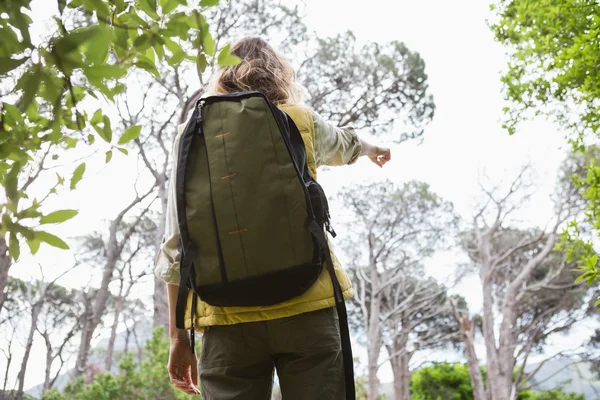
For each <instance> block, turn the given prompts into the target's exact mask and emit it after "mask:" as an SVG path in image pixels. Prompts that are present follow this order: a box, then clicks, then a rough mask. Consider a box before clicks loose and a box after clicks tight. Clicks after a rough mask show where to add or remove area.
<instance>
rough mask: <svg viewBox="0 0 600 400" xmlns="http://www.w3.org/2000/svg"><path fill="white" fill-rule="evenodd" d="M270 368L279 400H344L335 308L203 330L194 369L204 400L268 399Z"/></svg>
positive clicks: (340, 352)
mask: <svg viewBox="0 0 600 400" xmlns="http://www.w3.org/2000/svg"><path fill="white" fill-rule="evenodd" d="M275 370H276V371H277V376H278V378H279V386H280V388H281V394H282V398H283V400H329V399H331V400H338V399H344V366H343V362H342V348H341V342H340V333H339V326H338V318H337V313H336V311H335V308H326V309H322V310H318V311H313V312H308V313H304V314H300V315H295V316H293V317H287V318H281V319H276V320H271V321H262V322H248V323H240V324H236V325H225V326H211V327H208V328H205V331H204V334H203V336H202V352H201V355H200V368H199V372H200V386H201V390H202V395H203V398H204V399H205V400H231V399H240V400H269V399H270V398H271V391H272V388H273V377H274V371H275Z"/></svg>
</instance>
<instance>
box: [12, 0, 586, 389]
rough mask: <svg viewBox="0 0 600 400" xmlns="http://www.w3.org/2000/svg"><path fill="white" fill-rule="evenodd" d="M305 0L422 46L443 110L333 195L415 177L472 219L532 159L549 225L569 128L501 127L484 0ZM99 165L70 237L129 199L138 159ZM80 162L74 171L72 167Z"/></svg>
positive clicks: (363, 30)
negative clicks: (481, 184)
mask: <svg viewBox="0 0 600 400" xmlns="http://www.w3.org/2000/svg"><path fill="white" fill-rule="evenodd" d="M289 1H290V2H292V1H293V0H289ZM305 3H306V12H307V18H306V23H307V24H308V26H309V28H310V29H312V30H315V31H316V32H317V33H318V34H319V35H320V36H326V35H335V34H337V33H340V32H343V31H346V30H352V31H353V32H354V33H355V35H356V37H357V39H358V41H359V42H361V43H367V42H379V43H383V42H386V41H391V40H401V41H404V42H405V43H406V44H407V45H408V47H409V48H410V49H412V50H415V51H418V52H420V53H421V55H422V57H423V58H424V60H425V62H426V72H427V74H428V75H429V85H430V90H431V93H432V94H433V95H434V99H435V104H436V115H435V118H434V121H433V123H431V124H430V125H429V126H428V127H427V129H426V131H425V135H424V141H423V143H422V144H421V145H417V144H415V143H405V144H401V145H390V146H391V148H392V156H393V161H392V162H391V163H390V164H388V166H386V168H385V169H384V170H379V169H378V168H377V167H375V166H374V165H371V164H370V163H369V162H367V161H365V160H361V161H360V162H358V163H357V164H356V165H354V166H351V167H342V168H335V169H329V170H328V171H326V172H323V173H321V175H320V179H321V181H322V182H323V184H324V186H325V189H326V191H327V193H328V194H329V196H330V197H332V194H334V193H335V191H336V190H337V189H339V188H340V187H342V186H345V185H348V184H351V183H353V182H362V181H366V180H369V181H372V180H384V179H386V178H389V179H391V180H393V181H395V182H398V183H402V182H407V181H409V180H413V179H416V180H421V181H425V182H427V183H429V184H430V185H431V187H432V189H433V191H435V192H436V193H437V194H439V195H440V196H442V197H443V198H445V199H447V200H450V201H452V202H453V203H454V205H455V207H456V209H457V210H458V211H459V212H460V213H461V215H462V216H464V217H465V218H468V217H469V216H470V215H471V210H472V208H473V204H474V201H475V198H476V196H478V195H479V191H478V185H477V182H478V176H480V175H481V174H483V173H486V174H487V175H488V176H489V177H490V178H491V179H492V180H493V181H494V182H500V181H509V180H511V179H512V178H513V177H514V176H515V175H516V173H517V172H518V169H519V168H520V167H521V166H522V165H523V164H524V163H527V162H530V163H531V164H532V165H533V166H534V167H535V169H536V176H535V180H536V184H537V187H538V188H539V190H538V193H537V195H536V196H535V197H534V199H533V200H532V202H531V204H529V205H526V208H524V210H523V212H522V213H521V217H522V218H523V220H524V223H525V224H527V225H533V226H535V225H543V224H544V223H545V222H546V221H547V220H548V218H549V217H551V215H552V214H551V212H552V210H551V203H550V201H549V199H548V195H549V193H550V191H551V190H552V187H553V184H554V180H555V176H556V172H557V167H558V165H559V163H560V161H561V160H562V158H563V156H564V149H563V148H564V147H566V146H564V139H563V135H562V134H561V133H560V132H558V131H557V130H556V129H555V128H554V127H553V126H552V125H550V124H548V123H546V122H544V121H543V120H538V121H534V122H532V123H528V124H526V125H523V126H522V129H521V130H520V131H519V132H518V134H517V135H516V136H513V137H511V136H509V135H508V133H507V132H506V131H504V130H503V129H502V128H501V122H500V120H501V118H502V113H501V110H502V107H503V106H504V101H503V97H502V94H501V84H500V74H499V71H500V70H501V69H502V68H504V66H505V64H506V59H505V58H504V55H503V49H502V48H501V47H500V46H499V45H498V44H497V43H495V42H494V40H493V37H492V34H491V32H490V31H489V29H488V27H487V26H486V18H488V17H489V16H490V14H489V7H488V4H487V2H486V1H481V0H457V1H452V2H450V1H447V0H412V1H408V0H399V1H390V0H370V1H356V0H305ZM38 4H39V5H40V7H39V8H37V9H36V8H34V9H35V10H36V13H37V14H39V15H43V14H44V13H47V12H48V11H45V10H44V9H43V8H44V6H46V5H47V2H45V1H44V2H38ZM46 15H47V14H46ZM383 144H384V145H385V143H383ZM102 163H103V156H102V157H99V158H98V160H97V161H96V164H93V162H92V164H91V166H90V171H91V172H90V174H88V175H87V176H86V178H87V179H86V180H84V181H83V182H82V184H81V187H80V189H79V190H78V191H77V194H72V195H71V194H69V195H65V196H63V197H61V198H60V200H59V201H60V202H59V203H58V202H57V206H60V207H61V208H64V207H66V206H70V207H77V208H81V216H80V217H78V219H77V221H73V222H71V223H68V224H64V225H63V226H61V227H59V228H58V229H57V230H56V232H60V233H64V234H65V236H72V235H74V234H75V233H76V232H84V231H85V230H86V229H89V228H90V227H98V226H100V225H99V221H100V220H101V219H103V218H104V219H106V218H110V217H111V216H113V215H114V214H115V212H116V211H118V210H119V209H120V208H121V206H122V204H123V201H127V200H128V199H130V198H131V195H132V193H133V192H132V190H131V183H132V182H133V180H134V179H135V175H136V160H135V158H134V157H129V158H126V157H122V156H115V160H114V161H113V162H111V164H110V165H108V166H102V167H99V166H100V165H101V164H102ZM94 165H95V167H94ZM74 166H75V164H73V165H72V166H69V168H71V170H72V168H74ZM78 205H80V207H79V206H78ZM342 213H343V211H342V210H339V209H337V210H335V212H334V215H338V216H340V217H341V216H342V215H341V214H342ZM37 261H39V262H41V263H43V264H44V266H47V270H48V271H52V273H48V274H47V275H48V276H50V277H52V276H55V275H56V274H58V273H59V272H60V271H62V270H63V269H64V268H66V267H67V266H68V265H69V263H70V258H69V257H68V255H65V254H63V253H60V252H57V251H53V250H48V249H44V250H42V251H41V252H40V254H39V256H38V257H37ZM458 261H459V260H458V259H457V258H456V257H453V256H452V255H448V254H444V255H438V256H437V257H435V258H434V259H433V260H432V261H431V262H430V263H429V264H428V266H427V270H428V272H429V273H430V274H432V275H433V276H436V277H438V278H440V279H441V278H443V277H445V276H447V275H448V274H449V273H450V272H451V270H452V269H453V267H454V266H455V265H456V263H457V262H458ZM36 271H37V269H36V268H35V265H34V264H33V263H32V260H31V259H30V258H28V257H26V256H24V257H23V261H22V262H20V263H19V264H17V265H15V266H14V267H13V268H12V270H11V274H12V275H14V276H18V277H20V278H29V277H31V276H37V275H35V274H36ZM92 276H93V275H92ZM89 279H90V272H89V271H87V270H86V271H84V270H81V271H74V272H71V273H69V274H68V275H67V276H66V277H65V278H64V279H63V280H61V283H62V284H64V285H66V286H70V287H81V285H82V282H87V281H88V280H89ZM476 282H477V280H476V278H475V277H471V278H469V279H468V280H467V281H466V282H465V284H463V285H462V286H461V287H460V288H459V290H460V291H461V294H462V295H464V296H466V297H467V298H468V300H469V302H470V308H471V310H473V311H478V310H479V308H480V296H479V294H478V293H477V291H476V289H477V288H478V286H477V285H476ZM474 284H475V286H474ZM473 288H475V291H473ZM151 291H152V287H151V285H150V284H148V285H146V286H145V287H144V288H142V289H141V290H140V291H139V293H140V294H141V295H142V296H149V295H150V294H151ZM146 298H147V297H146ZM586 334H587V330H580V331H579V334H578V335H576V336H575V337H574V339H573V338H571V339H568V340H567V339H564V338H562V339H561V340H559V341H557V343H556V346H561V345H564V344H565V343H567V342H568V343H570V344H572V343H574V342H573V340H575V341H581V340H582V338H583V337H585V335H586ZM557 348H558V347H557ZM482 350H483V349H481V348H480V352H479V357H480V358H481V359H484V353H483V351H482ZM42 351H43V349H42V344H41V343H37V344H36V345H35V346H34V353H33V355H32V358H31V360H30V365H31V367H30V370H29V371H28V372H30V373H28V375H27V381H26V383H27V385H26V386H30V385H34V384H37V383H38V382H39V381H40V379H41V378H39V377H36V376H35V374H34V373H33V371H39V372H40V373H41V372H42V371H43V355H42ZM355 352H356V353H358V354H361V355H364V351H362V350H361V349H358V348H357V349H356V350H355ZM426 357H428V358H429V359H444V358H447V359H456V356H453V355H449V354H445V353H437V354H427V355H426ZM3 361H4V360H1V361H0V370H3V369H4V368H3V367H4V366H3V364H2V362H3ZM14 372H15V373H16V371H14ZM39 376H42V375H39ZM381 380H382V381H390V380H391V374H390V372H389V369H388V368H384V369H382V373H381Z"/></svg>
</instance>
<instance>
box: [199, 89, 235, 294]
mask: <svg viewBox="0 0 600 400" xmlns="http://www.w3.org/2000/svg"><path fill="white" fill-rule="evenodd" d="M202 106H204V100H201V101H200V102H199V103H198V118H197V120H196V121H197V123H198V124H199V126H200V130H199V131H198V133H199V135H201V136H203V137H204V152H205V154H206V167H207V170H208V185H209V190H210V208H211V211H212V217H213V226H214V228H215V239H216V240H217V255H218V256H219V270H220V271H221V280H222V281H223V283H226V282H227V281H228V280H227V271H226V270H225V261H224V258H223V250H222V248H221V238H220V237H219V226H218V225H217V213H216V211H215V201H214V199H213V194H212V175H211V173H210V160H209V158H208V146H207V145H206V136H204V127H203V126H202Z"/></svg>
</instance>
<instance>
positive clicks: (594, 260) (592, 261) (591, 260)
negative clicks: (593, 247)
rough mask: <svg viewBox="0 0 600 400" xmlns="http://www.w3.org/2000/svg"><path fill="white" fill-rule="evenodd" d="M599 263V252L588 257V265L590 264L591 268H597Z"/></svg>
mask: <svg viewBox="0 0 600 400" xmlns="http://www.w3.org/2000/svg"><path fill="white" fill-rule="evenodd" d="M597 263H598V254H594V255H593V256H591V257H588V259H587V266H588V268H589V269H591V270H595V269H596V264H597Z"/></svg>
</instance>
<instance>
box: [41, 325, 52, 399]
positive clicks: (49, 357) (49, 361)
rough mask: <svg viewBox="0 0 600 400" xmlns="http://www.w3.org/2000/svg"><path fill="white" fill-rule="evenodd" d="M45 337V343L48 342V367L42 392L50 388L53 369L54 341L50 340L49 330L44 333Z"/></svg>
mask: <svg viewBox="0 0 600 400" xmlns="http://www.w3.org/2000/svg"><path fill="white" fill-rule="evenodd" d="M42 336H43V338H44V343H45V344H46V369H45V371H44V386H43V390H42V393H44V392H45V391H46V390H48V389H50V380H51V379H50V372H51V369H52V361H53V358H52V343H51V342H50V335H48V333H47V332H44V333H43V334H42Z"/></svg>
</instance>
